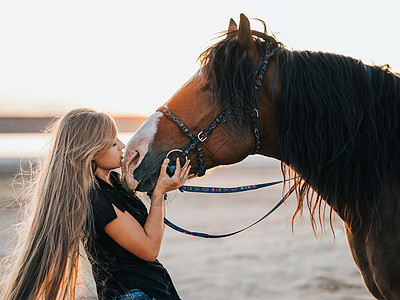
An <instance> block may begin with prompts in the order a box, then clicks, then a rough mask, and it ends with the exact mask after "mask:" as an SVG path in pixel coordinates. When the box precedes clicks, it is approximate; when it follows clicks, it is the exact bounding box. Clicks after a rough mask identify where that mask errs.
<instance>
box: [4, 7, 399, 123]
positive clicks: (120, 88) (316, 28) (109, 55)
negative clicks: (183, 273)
mask: <svg viewBox="0 0 400 300" xmlns="http://www.w3.org/2000/svg"><path fill="white" fill-rule="evenodd" d="M399 11H400V2H399V1H398V0H391V1H382V0H381V1H371V0H363V1H359V0H356V1H351V0H347V1H344V0H337V1H324V0H318V1H312V0H302V1H299V0H285V1H278V0H275V1H269V0H247V1H243V0H241V1H237V0H229V1H222V0H205V1H190V0H185V1H175V0H169V1H165V0H163V1H160V0H153V1H143V0H142V1H135V0H129V1H128V0H127V1H125V0H65V1H57V0H49V1H44V0H35V1H32V0H2V1H1V2H0V117H1V116H28V115H35V116H47V115H55V114H56V115H58V114H63V113H65V112H67V111H68V110H70V109H73V108H76V107H91V108H94V109H97V110H101V111H106V112H109V113H111V114H114V115H141V116H148V115H150V114H152V113H153V112H154V111H155V110H156V109H157V107H159V106H160V105H162V104H163V103H165V102H166V101H167V100H168V99H169V98H170V97H171V96H172V95H173V94H174V92H175V91H176V90H178V89H179V88H180V87H181V86H182V85H183V84H184V83H185V82H186V81H187V80H188V79H189V78H190V77H191V76H192V75H193V74H194V73H195V72H196V71H197V69H198V67H199V64H198V62H197V57H198V55H199V54H200V53H201V52H202V51H203V50H204V49H205V48H206V47H207V46H209V45H211V44H213V43H214V42H215V38H216V37H217V36H218V33H219V32H221V31H224V30H226V29H227V27H228V24H229V19H230V18H233V19H235V20H236V21H237V22H238V21H239V15H240V13H244V14H246V15H247V16H248V17H249V18H259V19H262V20H264V21H265V22H266V23H267V25H268V30H269V32H270V33H271V32H273V33H275V35H276V36H277V39H278V40H279V41H281V42H283V43H284V44H285V45H286V46H287V47H288V48H289V49H294V50H314V51H325V52H334V53H339V54H343V55H347V56H352V57H354V58H357V59H362V60H363V62H365V63H368V64H371V63H375V64H386V63H388V64H389V65H390V66H391V67H392V70H393V71H394V72H400V38H399V36H398V30H399V24H398V19H399V18H398V15H399ZM251 24H252V27H253V29H258V30H262V26H261V25H260V23H259V22H257V21H256V20H251Z"/></svg>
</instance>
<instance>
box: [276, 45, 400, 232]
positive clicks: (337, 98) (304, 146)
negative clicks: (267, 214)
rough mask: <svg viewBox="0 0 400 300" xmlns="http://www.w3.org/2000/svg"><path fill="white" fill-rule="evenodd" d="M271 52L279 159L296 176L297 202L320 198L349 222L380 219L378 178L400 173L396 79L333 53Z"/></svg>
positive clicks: (398, 83)
mask: <svg viewBox="0 0 400 300" xmlns="http://www.w3.org/2000/svg"><path fill="white" fill-rule="evenodd" d="M276 59H277V62H278V64H277V65H278V67H279V69H280V74H281V79H282V98H281V99H282V115H281V127H280V128H281V143H282V144H281V146H282V161H283V162H285V163H286V164H287V165H289V166H291V167H292V168H293V170H295V172H297V173H298V174H300V175H301V178H302V182H301V183H300V184H299V186H298V192H299V194H300V195H299V196H300V197H299V208H300V207H301V206H302V202H303V199H305V198H307V199H308V206H309V207H310V208H311V209H312V211H313V210H315V208H316V207H317V206H318V205H319V202H320V201H321V199H322V198H324V199H325V200H327V202H328V204H330V205H333V206H334V207H337V208H338V209H339V210H340V211H342V213H343V216H344V217H345V218H346V220H352V221H353V223H354V224H356V223H357V224H358V225H360V223H359V222H360V221H361V218H362V216H370V217H378V218H379V216H378V215H377V208H378V205H379V195H380V192H381V190H382V188H383V185H384V184H385V183H388V178H389V179H391V178H393V176H396V177H397V176H398V175H399V171H398V156H399V150H400V143H399V132H398V124H399V119H398V116H399V103H400V79H399V78H398V77H397V76H395V75H394V74H392V73H390V72H389V71H388V70H387V69H385V68H382V67H378V66H367V65H365V64H363V63H362V62H361V61H359V60H355V59H353V58H350V57H345V56H342V55H337V54H331V53H322V52H310V51H288V50H286V49H280V51H279V53H278V54H277V58H276ZM286 170H288V169H287V168H286ZM289 173H290V172H289ZM389 181H390V180H389ZM389 183H390V182H389ZM311 187H314V189H315V190H316V191H317V192H318V197H316V199H314V200H311V199H312V198H313V197H312V196H310V188H311Z"/></svg>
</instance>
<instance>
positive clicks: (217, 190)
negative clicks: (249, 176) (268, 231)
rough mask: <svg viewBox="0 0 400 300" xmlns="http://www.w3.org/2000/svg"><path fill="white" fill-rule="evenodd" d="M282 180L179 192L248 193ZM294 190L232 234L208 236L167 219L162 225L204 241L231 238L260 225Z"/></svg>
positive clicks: (190, 187) (188, 189) (192, 187)
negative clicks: (252, 221) (259, 216)
mask: <svg viewBox="0 0 400 300" xmlns="http://www.w3.org/2000/svg"><path fill="white" fill-rule="evenodd" d="M282 182H283V180H280V181H274V182H267V183H261V184H254V185H245V186H239V187H234V188H220V187H202V186H186V185H184V186H182V187H180V188H179V190H180V191H181V192H183V191H186V192H194V193H219V194H222V193H237V192H244V191H250V190H256V189H259V188H264V187H268V186H273V185H276V184H280V183H282ZM294 190H295V185H294V186H292V187H291V188H290V190H289V191H288V192H287V193H286V194H285V195H284V196H283V197H282V198H281V199H280V200H279V202H278V203H277V204H276V205H275V206H274V207H273V208H272V209H271V210H270V211H269V212H267V213H266V214H265V215H264V216H262V217H261V218H260V219H258V220H257V221H256V222H254V223H252V224H250V225H248V226H246V227H244V228H242V229H240V230H237V231H234V232H230V233H223V234H209V233H205V232H196V231H190V230H187V229H184V228H182V227H180V226H178V225H175V224H174V223H172V222H171V221H169V220H168V219H167V218H164V223H165V225H167V226H168V227H170V228H172V229H174V230H176V231H179V232H181V233H184V234H187V235H192V236H197V237H201V238H206V239H216V238H223V237H228V236H232V235H235V234H238V233H240V232H242V231H245V230H246V229H249V228H250V227H253V226H254V225H256V224H258V223H260V222H261V221H263V220H264V219H266V218H267V217H268V216H269V215H270V214H272V213H273V212H274V211H275V210H276V209H278V207H279V206H281V205H282V203H283V202H285V201H286V199H287V198H289V196H290V195H291V194H292V192H293V191H294Z"/></svg>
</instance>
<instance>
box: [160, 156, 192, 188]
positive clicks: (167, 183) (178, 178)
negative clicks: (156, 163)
mask: <svg viewBox="0 0 400 300" xmlns="http://www.w3.org/2000/svg"><path fill="white" fill-rule="evenodd" d="M168 162H169V160H168V159H164V161H163V163H162V165H161V170H160V176H159V177H158V180H157V183H156V187H155V188H154V191H153V193H157V192H158V193H161V194H163V195H164V194H166V193H167V192H170V191H173V190H176V189H177V188H179V187H181V186H182V185H184V184H185V182H186V181H187V180H188V179H189V177H190V178H193V176H189V171H190V168H191V166H190V160H188V164H187V166H186V167H185V168H184V169H181V163H180V161H179V158H177V159H176V170H175V173H174V175H173V176H172V177H169V175H168V174H167V167H168Z"/></svg>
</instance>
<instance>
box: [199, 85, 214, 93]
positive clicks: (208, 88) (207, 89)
mask: <svg viewBox="0 0 400 300" xmlns="http://www.w3.org/2000/svg"><path fill="white" fill-rule="evenodd" d="M201 91H202V92H206V93H212V92H213V89H212V86H211V84H210V83H206V84H205V85H203V86H202V88H201Z"/></svg>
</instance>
